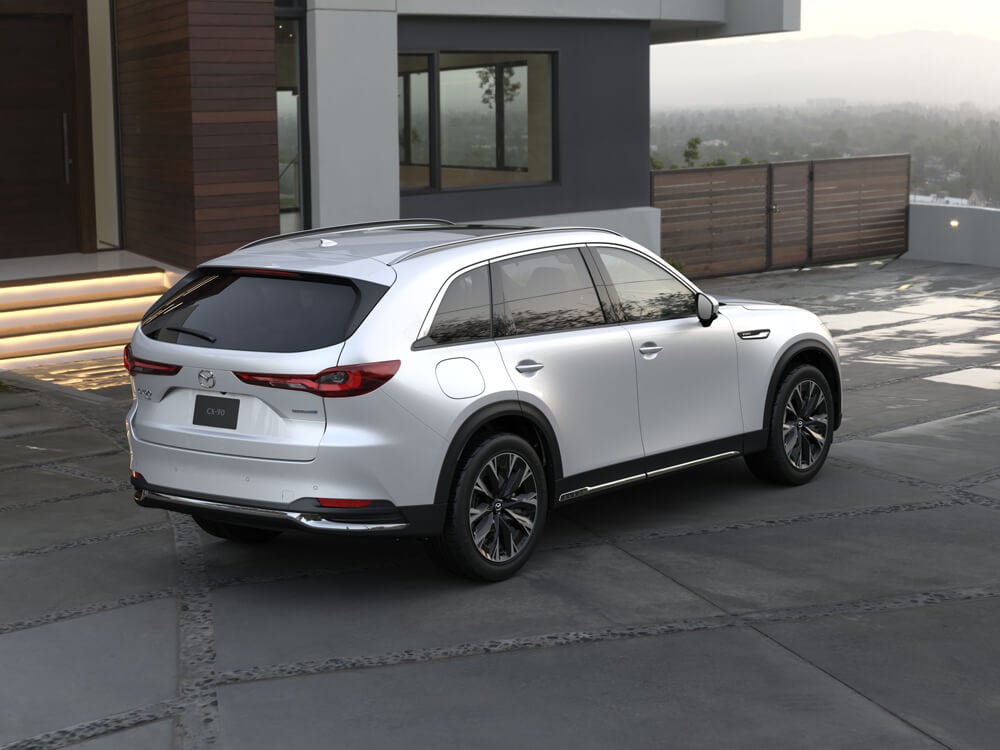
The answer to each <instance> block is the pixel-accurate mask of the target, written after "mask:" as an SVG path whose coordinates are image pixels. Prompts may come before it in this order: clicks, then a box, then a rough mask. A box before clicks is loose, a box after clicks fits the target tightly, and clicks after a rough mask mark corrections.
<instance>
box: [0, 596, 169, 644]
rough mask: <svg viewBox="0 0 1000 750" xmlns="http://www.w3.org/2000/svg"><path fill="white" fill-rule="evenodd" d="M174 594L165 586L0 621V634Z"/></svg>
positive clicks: (108, 610)
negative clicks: (118, 597)
mask: <svg viewBox="0 0 1000 750" xmlns="http://www.w3.org/2000/svg"><path fill="white" fill-rule="evenodd" d="M176 596H177V589H176V588H166V589H160V590H159V591H146V592H144V593H141V594H132V595H130V596H125V597H122V598H121V599H115V600H113V601H105V602H95V603H92V604H86V605H84V606H82V607H74V608H73V609H62V610H59V611H57V612H49V613H47V614H44V615H39V616H38V617H33V618H31V619H27V620H15V621H13V622H7V623H0V635H6V634H7V633H16V632H17V631H19V630H31V629H32V628H38V627H42V626H43V625H52V624H53V623H57V622H63V621H64V620H75V619H78V618H80V617H88V616H89V615H96V614H100V613H101V612H110V611H112V610H115V609H123V608H124V607H131V606H132V605H134V604H145V603H146V602H154V601H158V600H160V599H168V598H170V597H176Z"/></svg>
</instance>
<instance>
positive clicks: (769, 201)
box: [651, 155, 910, 277]
mask: <svg viewBox="0 0 1000 750" xmlns="http://www.w3.org/2000/svg"><path fill="white" fill-rule="evenodd" d="M909 175H910V157H909V156H908V155H902V156H899V155H894V156H877V157H864V158H857V159H834V160H828V161H815V162H791V163H785V164H772V165H749V166H745V167H712V168H703V169H680V170H669V171H660V172H654V173H653V175H652V179H651V192H652V196H651V200H652V205H653V206H654V207H656V208H659V209H660V211H661V240H662V243H661V247H662V253H663V256H664V257H665V258H668V259H670V260H671V261H677V262H679V263H680V264H682V265H683V268H684V272H685V273H687V274H688V275H690V276H693V277H705V276H719V275H723V274H731V273H746V272H752V271H764V270H768V269H772V268H795V267H800V266H804V265H807V264H809V263H829V262H832V261H837V260H851V259H857V258H866V257H877V256H886V255H898V254H900V253H903V252H905V251H906V245H907V240H908V235H907V232H908V216H909V212H908V208H909Z"/></svg>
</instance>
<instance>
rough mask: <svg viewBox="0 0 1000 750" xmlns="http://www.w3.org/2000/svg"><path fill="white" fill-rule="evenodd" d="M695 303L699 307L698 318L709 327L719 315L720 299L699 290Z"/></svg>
mask: <svg viewBox="0 0 1000 750" xmlns="http://www.w3.org/2000/svg"><path fill="white" fill-rule="evenodd" d="M695 304H696V305H697V307H698V320H699V321H700V322H701V324H702V325H703V326H705V328H708V327H709V326H710V325H712V321H713V320H715V319H716V318H717V317H719V300H717V299H716V298H715V297H712V296H711V295H708V294H704V293H702V292H699V293H698V297H697V299H696V300H695Z"/></svg>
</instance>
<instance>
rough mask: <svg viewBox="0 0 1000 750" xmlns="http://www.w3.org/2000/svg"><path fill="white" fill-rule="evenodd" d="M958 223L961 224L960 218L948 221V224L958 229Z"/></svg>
mask: <svg viewBox="0 0 1000 750" xmlns="http://www.w3.org/2000/svg"><path fill="white" fill-rule="evenodd" d="M958 224H959V221H958V219H952V220H951V221H949V222H948V226H950V227H951V228H952V229H958Z"/></svg>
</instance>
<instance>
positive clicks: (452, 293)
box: [418, 266, 493, 346]
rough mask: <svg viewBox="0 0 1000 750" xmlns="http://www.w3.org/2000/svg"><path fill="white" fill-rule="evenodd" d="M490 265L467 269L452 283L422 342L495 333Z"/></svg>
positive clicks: (477, 337)
mask: <svg viewBox="0 0 1000 750" xmlns="http://www.w3.org/2000/svg"><path fill="white" fill-rule="evenodd" d="M492 333H493V331H492V325H491V319H490V272H489V267H488V266H480V267H479V268H473V269H472V270H471V271H467V272H466V273H463V274H462V275H461V276H459V277H457V278H456V279H455V280H454V281H452V282H451V284H450V285H449V286H448V289H447V291H445V293H444V297H443V298H442V299H441V304H440V305H438V309H437V313H436V314H435V315H434V321H433V322H432V323H431V327H430V330H429V331H428V332H427V336H426V337H425V338H424V339H422V340H421V341H419V342H418V344H419V345H420V346H431V345H434V344H457V343H459V342H462V341H479V340H481V339H488V338H489V337H490V336H491V335H492Z"/></svg>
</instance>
